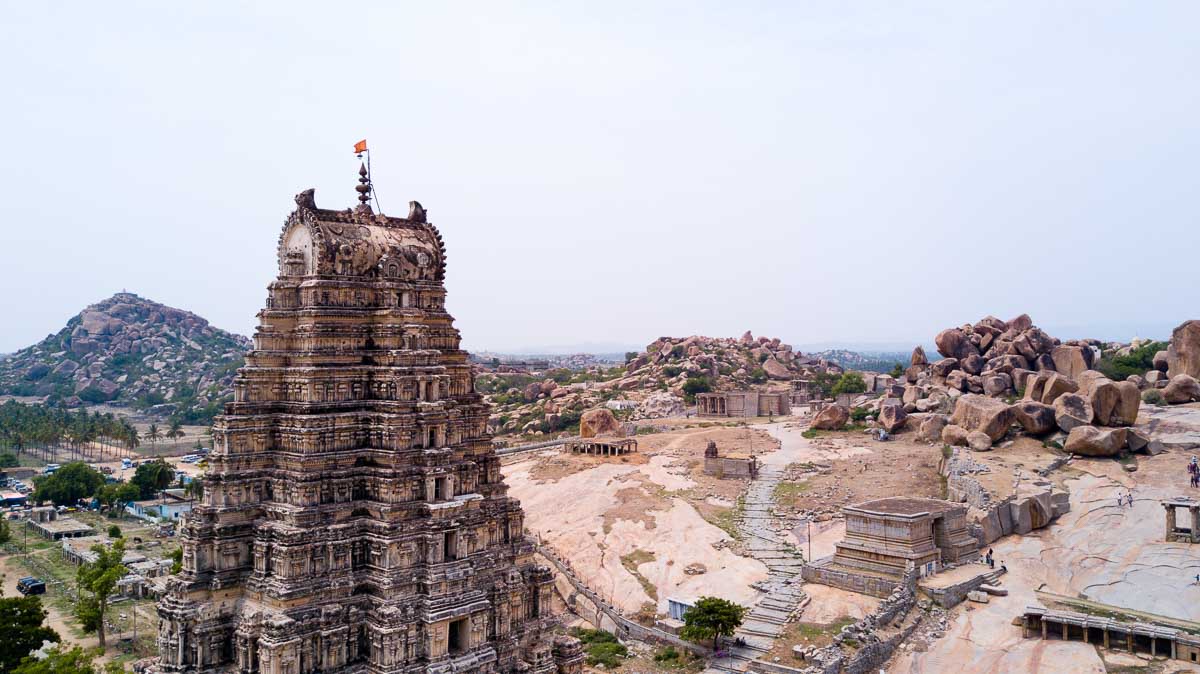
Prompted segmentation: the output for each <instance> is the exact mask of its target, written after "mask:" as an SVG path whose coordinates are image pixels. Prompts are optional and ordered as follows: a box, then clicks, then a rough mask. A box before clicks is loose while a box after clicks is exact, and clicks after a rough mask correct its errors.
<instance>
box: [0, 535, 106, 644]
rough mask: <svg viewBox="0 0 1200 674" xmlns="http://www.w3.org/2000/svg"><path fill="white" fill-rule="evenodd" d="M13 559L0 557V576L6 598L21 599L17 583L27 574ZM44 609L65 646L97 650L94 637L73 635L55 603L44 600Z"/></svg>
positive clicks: (50, 623) (49, 622)
mask: <svg viewBox="0 0 1200 674" xmlns="http://www.w3.org/2000/svg"><path fill="white" fill-rule="evenodd" d="M12 559H13V558H12V556H0V574H3V575H4V596H5V597H20V596H21V593H20V592H17V581H18V580H20V579H21V577H23V576H25V575H27V574H26V572H25V571H24V570H23V569H22V568H21V567H19V566H18V565H16V564H15V563H12ZM42 607H43V608H45V609H46V613H48V614H49V617H48V618H47V620H46V624H47V625H48V626H49V627H50V628H51V629H53V630H54V631H55V632H58V635H59V636H60V637H62V643H63V644H64V645H65V644H73V645H79V646H83V647H84V648H95V647H96V646H97V645H98V644H99V641H98V640H97V639H96V637H95V636H94V635H92V636H87V637H84V638H82V639H80V638H79V637H76V636H75V635H74V634H72V633H71V628H70V627H68V626H67V621H66V617H65V616H64V615H63V614H62V613H60V612H59V611H58V609H57V608H56V607H55V606H54V604H53V602H49V601H45V600H44V599H43V601H42Z"/></svg>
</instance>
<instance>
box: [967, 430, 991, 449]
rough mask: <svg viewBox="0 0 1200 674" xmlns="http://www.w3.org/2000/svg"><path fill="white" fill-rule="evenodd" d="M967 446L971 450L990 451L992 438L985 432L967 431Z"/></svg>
mask: <svg viewBox="0 0 1200 674" xmlns="http://www.w3.org/2000/svg"><path fill="white" fill-rule="evenodd" d="M967 446H968V447H970V448H971V451H973V452H987V451H991V449H992V439H991V438H989V437H988V435H987V433H980V432H979V431H971V432H970V433H967Z"/></svg>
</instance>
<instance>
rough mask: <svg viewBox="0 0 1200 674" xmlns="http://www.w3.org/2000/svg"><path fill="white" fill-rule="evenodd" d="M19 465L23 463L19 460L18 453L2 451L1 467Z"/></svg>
mask: <svg viewBox="0 0 1200 674" xmlns="http://www.w3.org/2000/svg"><path fill="white" fill-rule="evenodd" d="M19 465H21V462H20V461H18V460H17V455H16V454H13V453H12V452H2V453H0V468H16V467H17V466H19Z"/></svg>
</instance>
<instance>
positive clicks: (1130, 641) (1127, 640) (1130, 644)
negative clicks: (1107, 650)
mask: <svg viewBox="0 0 1200 674" xmlns="http://www.w3.org/2000/svg"><path fill="white" fill-rule="evenodd" d="M1125 645H1126V646H1128V647H1129V652H1130V653H1132V652H1133V632H1126V633H1125Z"/></svg>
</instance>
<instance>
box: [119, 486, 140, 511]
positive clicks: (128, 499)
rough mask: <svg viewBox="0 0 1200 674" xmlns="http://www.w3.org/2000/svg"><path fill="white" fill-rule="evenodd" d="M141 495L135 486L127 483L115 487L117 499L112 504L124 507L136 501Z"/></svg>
mask: <svg viewBox="0 0 1200 674" xmlns="http://www.w3.org/2000/svg"><path fill="white" fill-rule="evenodd" d="M141 495H142V490H140V489H138V486H137V485H136V484H130V483H128V482H126V483H124V484H119V485H117V498H116V501H114V503H116V504H117V505H121V506H124V505H126V504H129V503H133V502H134V501H136V500H138V497H140V496H141Z"/></svg>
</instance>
